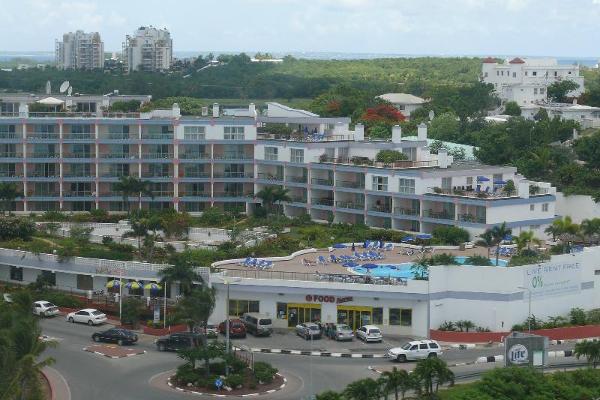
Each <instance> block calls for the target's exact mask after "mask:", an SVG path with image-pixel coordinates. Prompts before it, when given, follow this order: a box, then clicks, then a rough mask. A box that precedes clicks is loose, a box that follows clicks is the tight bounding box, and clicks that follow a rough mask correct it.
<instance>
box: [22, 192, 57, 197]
mask: <svg viewBox="0 0 600 400" xmlns="http://www.w3.org/2000/svg"><path fill="white" fill-rule="evenodd" d="M59 195H60V193H59V192H58V191H48V192H27V197H58V196H59Z"/></svg>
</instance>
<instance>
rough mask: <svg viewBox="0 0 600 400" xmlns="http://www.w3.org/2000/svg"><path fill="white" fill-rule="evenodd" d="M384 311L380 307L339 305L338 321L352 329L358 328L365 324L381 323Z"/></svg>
mask: <svg viewBox="0 0 600 400" xmlns="http://www.w3.org/2000/svg"><path fill="white" fill-rule="evenodd" d="M382 312H383V310H382V309H381V308H379V307H365V306H338V308H337V323H338V324H347V325H349V326H350V327H351V328H352V330H356V329H358V328H360V327H361V326H363V325H369V324H374V323H379V324H380V323H381V322H380V320H381V318H380V316H381V315H382Z"/></svg>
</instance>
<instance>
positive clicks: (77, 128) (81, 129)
mask: <svg viewBox="0 0 600 400" xmlns="http://www.w3.org/2000/svg"><path fill="white" fill-rule="evenodd" d="M92 130H93V129H92V125H71V133H88V134H89V133H92ZM94 131H95V130H94Z"/></svg>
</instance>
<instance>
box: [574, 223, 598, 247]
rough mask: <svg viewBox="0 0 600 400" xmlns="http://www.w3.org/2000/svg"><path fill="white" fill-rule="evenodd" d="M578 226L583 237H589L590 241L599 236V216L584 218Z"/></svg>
mask: <svg viewBox="0 0 600 400" xmlns="http://www.w3.org/2000/svg"><path fill="white" fill-rule="evenodd" d="M579 227H580V230H581V234H582V236H583V237H584V239H586V238H587V239H589V241H590V243H593V242H594V238H596V239H597V237H598V236H600V218H591V219H584V220H583V221H581V225H580V226H579Z"/></svg>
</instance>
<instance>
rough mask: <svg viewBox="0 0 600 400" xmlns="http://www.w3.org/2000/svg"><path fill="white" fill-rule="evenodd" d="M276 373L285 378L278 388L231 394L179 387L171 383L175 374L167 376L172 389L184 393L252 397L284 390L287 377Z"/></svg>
mask: <svg viewBox="0 0 600 400" xmlns="http://www.w3.org/2000/svg"><path fill="white" fill-rule="evenodd" d="M275 375H277V376H280V377H282V378H283V383H282V384H281V385H280V386H279V387H278V388H277V389H269V390H266V391H264V392H256V393H247V394H232V395H229V394H219V393H200V392H196V391H194V390H187V389H182V388H179V387H177V386H175V385H173V384H172V383H171V378H172V377H173V376H175V375H171V376H170V377H169V378H167V385H169V387H170V388H172V389H175V390H177V391H179V392H182V393H192V394H196V395H198V396H213V397H230V396H231V397H252V396H260V395H263V394H271V393H275V392H277V391H279V390H282V389H283V388H284V387H285V385H287V378H286V377H285V376H283V375H281V374H280V373H276V374H275Z"/></svg>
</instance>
